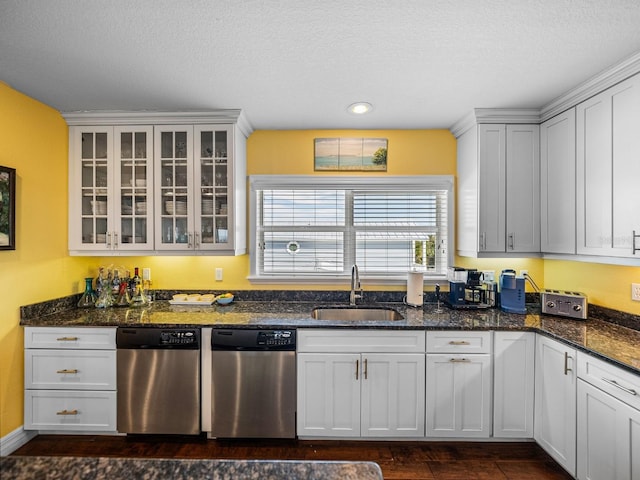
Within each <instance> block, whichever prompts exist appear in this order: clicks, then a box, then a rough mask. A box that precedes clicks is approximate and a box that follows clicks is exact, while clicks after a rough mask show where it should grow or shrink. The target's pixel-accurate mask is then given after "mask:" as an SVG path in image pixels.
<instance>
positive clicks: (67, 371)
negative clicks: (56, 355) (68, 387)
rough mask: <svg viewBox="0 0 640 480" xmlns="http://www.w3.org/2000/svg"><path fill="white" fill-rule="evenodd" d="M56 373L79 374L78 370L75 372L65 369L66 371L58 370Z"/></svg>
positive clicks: (74, 370)
mask: <svg viewBox="0 0 640 480" xmlns="http://www.w3.org/2000/svg"><path fill="white" fill-rule="evenodd" d="M56 373H78V370H77V369H76V368H74V369H73V370H69V369H67V368H65V369H64V370H58V371H57V372H56Z"/></svg>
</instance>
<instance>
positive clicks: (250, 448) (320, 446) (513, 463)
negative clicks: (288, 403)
mask: <svg viewBox="0 0 640 480" xmlns="http://www.w3.org/2000/svg"><path fill="white" fill-rule="evenodd" d="M13 455H53V456H69V455H71V456H88V457H98V456H100V457H153V458H212V459H268V460H275V459H277V460H359V461H373V462H376V463H378V464H379V465H380V468H381V469H382V472H383V474H384V478H385V479H386V480H400V479H405V480H406V479H410V480H423V479H425V480H426V479H437V480H475V479H477V480H485V479H486V480H504V479H509V480H547V479H549V480H551V479H553V480H565V479H571V478H572V477H571V476H570V475H569V474H567V473H566V472H565V471H564V470H563V469H562V468H561V467H560V466H558V465H557V464H556V463H555V462H554V461H553V460H552V459H551V458H550V457H549V456H548V455H547V454H546V453H545V452H544V451H543V450H542V449H541V448H540V447H538V446H537V445H536V444H535V443H480V442H360V441H326V440H323V441H310V440H304V441H302V440H207V439H205V438H202V437H200V438H187V437H140V436H136V437H134V436H129V437H125V436H93V435H90V436H84V435H82V436H67V435H65V436H62V435H39V436H38V437H36V438H34V439H33V440H31V441H30V442H29V443H27V444H26V445H24V446H22V447H21V448H20V449H18V450H17V451H15V452H14V453H13Z"/></svg>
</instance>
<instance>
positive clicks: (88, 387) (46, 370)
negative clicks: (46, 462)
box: [24, 327, 116, 432]
mask: <svg viewBox="0 0 640 480" xmlns="http://www.w3.org/2000/svg"><path fill="white" fill-rule="evenodd" d="M115 330H116V329H115V328H114V327H113V328H112V327H79V328H66V327H52V328H48V327H25V370H24V379H25V382H24V383H25V402H24V429H25V430H62V431H96V432H98V431H105V432H115V431H116V344H115Z"/></svg>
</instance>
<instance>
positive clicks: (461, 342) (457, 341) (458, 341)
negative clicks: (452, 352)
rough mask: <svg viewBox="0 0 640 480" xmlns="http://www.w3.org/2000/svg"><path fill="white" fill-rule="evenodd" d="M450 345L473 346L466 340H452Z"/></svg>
mask: <svg viewBox="0 0 640 480" xmlns="http://www.w3.org/2000/svg"><path fill="white" fill-rule="evenodd" d="M449 345H471V344H470V343H469V342H467V341H466V340H451V341H450V342H449Z"/></svg>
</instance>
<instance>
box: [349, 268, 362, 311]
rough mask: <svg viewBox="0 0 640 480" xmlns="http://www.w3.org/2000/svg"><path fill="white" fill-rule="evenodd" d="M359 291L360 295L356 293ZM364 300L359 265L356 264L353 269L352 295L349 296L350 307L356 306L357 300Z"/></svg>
mask: <svg viewBox="0 0 640 480" xmlns="http://www.w3.org/2000/svg"><path fill="white" fill-rule="evenodd" d="M356 290H358V291H359V292H360V293H356ZM358 298H360V299H362V286H361V285H360V272H358V265H356V264H355V263H354V264H353V267H351V293H350V294H349V305H351V306H353V305H355V304H356V300H357V299H358Z"/></svg>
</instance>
